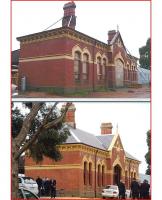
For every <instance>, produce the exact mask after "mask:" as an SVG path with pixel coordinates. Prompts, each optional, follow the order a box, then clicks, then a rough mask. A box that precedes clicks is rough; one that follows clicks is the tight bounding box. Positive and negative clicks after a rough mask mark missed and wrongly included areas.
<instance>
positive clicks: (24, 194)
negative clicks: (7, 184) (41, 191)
mask: <svg viewBox="0 0 162 200" xmlns="http://www.w3.org/2000/svg"><path fill="white" fill-rule="evenodd" d="M18 198H19V199H39V197H38V196H37V195H36V194H34V193H33V192H31V191H30V190H27V189H24V188H22V187H20V188H19V191H18Z"/></svg>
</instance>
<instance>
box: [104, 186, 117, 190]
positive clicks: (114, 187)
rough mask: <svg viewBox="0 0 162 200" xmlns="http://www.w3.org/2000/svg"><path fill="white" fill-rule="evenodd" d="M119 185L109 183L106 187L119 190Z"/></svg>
mask: <svg viewBox="0 0 162 200" xmlns="http://www.w3.org/2000/svg"><path fill="white" fill-rule="evenodd" d="M117 188H118V187H117V186H116V185H107V186H106V188H105V189H112V190H117Z"/></svg>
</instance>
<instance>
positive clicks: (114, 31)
mask: <svg viewBox="0 0 162 200" xmlns="http://www.w3.org/2000/svg"><path fill="white" fill-rule="evenodd" d="M114 33H116V30H110V31H108V34H114Z"/></svg>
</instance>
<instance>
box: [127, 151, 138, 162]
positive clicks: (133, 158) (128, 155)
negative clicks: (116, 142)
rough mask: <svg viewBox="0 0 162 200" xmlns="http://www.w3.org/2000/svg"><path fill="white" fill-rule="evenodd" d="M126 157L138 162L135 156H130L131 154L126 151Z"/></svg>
mask: <svg viewBox="0 0 162 200" xmlns="http://www.w3.org/2000/svg"><path fill="white" fill-rule="evenodd" d="M125 156H126V157H127V158H130V159H132V160H138V159H137V158H135V157H134V156H132V155H131V154H129V153H128V152H126V151H125Z"/></svg>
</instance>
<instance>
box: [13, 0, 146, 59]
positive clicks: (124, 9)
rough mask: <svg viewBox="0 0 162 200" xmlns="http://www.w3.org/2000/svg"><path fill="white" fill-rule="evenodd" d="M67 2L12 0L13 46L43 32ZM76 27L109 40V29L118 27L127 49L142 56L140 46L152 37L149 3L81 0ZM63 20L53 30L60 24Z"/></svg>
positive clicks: (14, 47) (57, 16)
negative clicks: (29, 36)
mask: <svg viewBox="0 0 162 200" xmlns="http://www.w3.org/2000/svg"><path fill="white" fill-rule="evenodd" d="M65 3H67V1H66V2H65V1H53V2H52V1H35V2H32V1H12V49H13V50H15V49H17V48H19V42H17V41H16V37H19V36H23V35H27V34H32V33H36V32H40V31H43V30H44V29H46V28H47V27H48V26H50V25H51V24H53V23H54V22H56V21H57V20H59V19H60V18H61V17H62V16H63V5H64V4H65ZM75 3H76V16H77V22H76V23H77V25H76V30H78V31H80V32H83V33H85V34H87V35H89V36H91V37H94V38H96V39H98V40H100V41H103V42H105V43H107V39H108V38H107V32H108V30H113V29H117V25H118V26H119V31H120V33H121V35H122V38H123V41H124V43H125V45H126V47H127V49H128V50H129V51H130V52H131V54H133V55H134V56H137V57H139V52H138V51H139V47H141V46H143V45H145V43H146V40H147V39H148V38H149V37H150V2H148V1H141V2H140V1H122V2H119V1H115V2H114V1H98V2H97V1H94V2H93V1H86V2H84V1H79V2H77V1H76V2H75ZM61 26H62V24H61V21H60V22H59V23H58V24H56V25H55V26H54V27H52V28H51V29H54V28H57V27H61Z"/></svg>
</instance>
